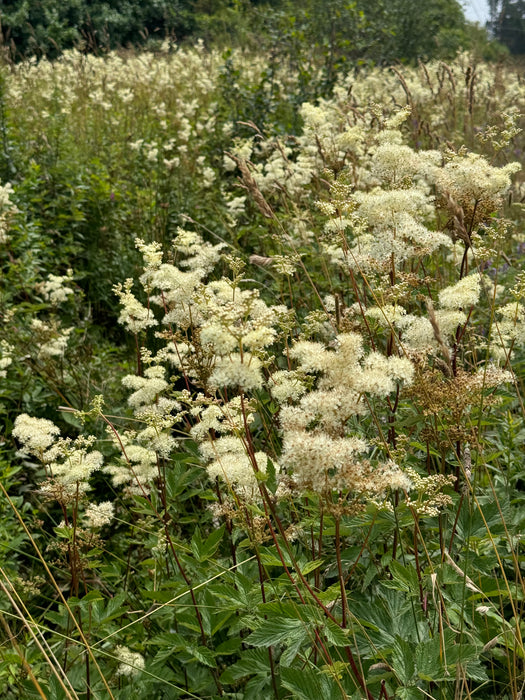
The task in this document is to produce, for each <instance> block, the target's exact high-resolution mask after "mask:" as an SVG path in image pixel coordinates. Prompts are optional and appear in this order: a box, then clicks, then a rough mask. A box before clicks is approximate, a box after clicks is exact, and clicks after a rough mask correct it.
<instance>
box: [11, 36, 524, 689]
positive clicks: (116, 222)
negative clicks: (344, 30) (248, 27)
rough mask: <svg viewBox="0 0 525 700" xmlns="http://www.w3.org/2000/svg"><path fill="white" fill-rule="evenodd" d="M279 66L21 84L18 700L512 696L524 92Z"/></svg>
mask: <svg viewBox="0 0 525 700" xmlns="http://www.w3.org/2000/svg"><path fill="white" fill-rule="evenodd" d="M266 67H267V63H266V59H265V57H264V56H242V55H241V53H239V54H236V53H232V54H230V55H228V56H226V57H224V56H221V55H220V54H218V53H207V52H206V51H204V49H203V48H202V47H200V46H198V47H197V48H195V49H194V50H187V51H178V52H175V53H169V52H165V53H160V54H157V55H152V54H151V55H150V54H142V55H138V56H135V55H128V56H121V55H116V54H111V55H110V56H109V57H108V58H106V59H100V58H86V57H83V56H80V55H77V54H73V53H72V54H67V55H65V56H64V57H63V58H62V59H61V60H60V61H58V62H56V63H47V62H45V61H43V62H41V63H38V64H36V63H30V64H21V65H20V66H18V67H16V68H15V69H13V72H12V73H9V72H7V73H6V74H5V88H4V91H3V93H2V95H3V98H2V99H3V103H2V104H3V115H4V116H3V122H2V123H3V125H4V127H3V128H4V136H5V140H4V144H5V148H4V151H3V153H4V159H5V170H6V172H10V173H11V175H10V176H9V184H8V178H7V177H6V179H5V182H4V183H3V184H2V189H1V190H0V206H1V209H0V241H1V243H0V245H1V253H0V255H1V264H2V269H3V271H4V272H5V275H4V278H3V280H4V281H3V282H2V283H1V285H2V286H1V291H0V294H1V296H0V313H1V314H2V319H3V321H4V324H3V327H2V331H1V336H0V343H1V344H0V352H1V355H0V371H1V373H2V382H3V383H2V389H1V390H0V391H1V393H0V399H1V402H2V404H1V410H2V414H3V415H4V416H5V423H6V426H7V429H6V432H5V436H4V444H3V447H2V449H3V453H2V459H1V462H0V468H1V469H2V480H1V481H0V490H1V492H2V499H1V501H0V503H1V506H0V507H1V513H2V525H1V528H2V534H3V537H2V542H3V547H2V549H1V550H0V558H1V560H2V563H1V566H0V589H1V591H0V600H1V605H0V625H1V627H2V630H3V632H2V634H3V642H4V643H3V645H2V646H0V655H1V656H0V658H1V660H2V663H1V664H0V689H1V693H2V694H3V697H6V698H30V697H48V698H122V699H124V698H137V699H138V698H147V697H155V698H178V697H180V698H220V697H224V698H232V699H233V698H239V699H240V698H243V699H246V700H249V699H250V698H256V697H268V698H283V699H284V698H300V699H306V700H314V699H315V700H317V699H318V698H351V699H352V700H354V699H355V700H357V699H361V698H362V699H367V700H389V699H393V698H401V699H404V700H416V699H418V698H423V697H431V698H436V700H437V699H443V700H445V699H447V700H448V699H449V698H450V699H452V698H454V699H456V698H470V697H480V698H481V697H483V698H501V699H507V698H508V699H510V698H519V697H521V693H522V687H523V685H524V683H525V675H524V667H523V659H524V644H523V625H522V622H521V614H522V607H521V606H522V604H523V597H524V587H523V578H522V552H521V531H522V529H523V525H524V523H523V512H522V511H523V509H522V503H523V497H522V490H523V467H522V462H523V435H524V424H523V419H524V411H523V393H522V368H523V361H524V345H525V277H524V275H523V272H522V269H521V268H522V263H523V255H524V249H523V234H522V231H521V225H522V215H521V210H522V204H521V200H522V198H523V191H522V190H523V185H522V182H521V179H520V177H521V175H520V163H519V160H520V158H521V153H522V148H523V137H522V134H521V126H520V124H521V119H522V117H521V114H520V112H521V110H522V109H523V102H524V101H525V93H524V91H523V85H522V82H521V80H520V77H519V75H518V74H515V73H514V72H513V69H512V68H511V67H510V66H509V67H504V66H490V65H486V64H483V63H476V62H474V61H473V60H472V59H471V57H469V56H466V55H463V56H460V57H458V59H457V60H456V61H454V62H452V63H450V64H444V63H429V64H421V65H420V66H419V67H418V68H417V69H416V68H413V69H412V68H404V69H403V70H400V69H398V68H395V69H392V70H387V69H370V70H368V71H361V72H360V73H358V74H352V75H348V76H345V77H342V78H340V79H338V81H337V82H336V84H335V87H334V90H333V93H332V94H331V95H330V96H325V97H323V98H321V97H320V98H319V99H317V100H312V101H310V102H307V101H304V102H301V103H300V104H298V103H297V100H295V101H294V91H295V90H296V88H297V86H298V83H297V82H296V79H297V75H296V74H290V73H289V72H287V71H286V70H283V71H282V72H279V71H277V72H275V73H272V75H271V81H270V80H269V77H268V75H269V74H268V73H267V72H266ZM233 103H235V109H236V110H237V111H236V112H235V117H234V118H232V117H231V109H232V105H233ZM43 111H45V114H43ZM117 326H118V328H117Z"/></svg>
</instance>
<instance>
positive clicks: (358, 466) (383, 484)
mask: <svg viewBox="0 0 525 700" xmlns="http://www.w3.org/2000/svg"><path fill="white" fill-rule="evenodd" d="M290 356H291V357H292V358H293V359H295V360H296V361H297V363H298V369H299V373H297V372H296V373H294V372H286V373H285V374H282V373H279V374H277V376H276V378H275V380H276V384H277V392H276V391H275V389H274V390H272V393H273V395H274V398H275V399H276V400H277V401H280V402H281V403H282V405H281V412H280V420H281V428H282V431H283V454H282V457H281V466H282V467H283V468H286V469H287V471H288V472H289V474H290V475H291V476H292V478H293V480H294V481H295V483H296V484H297V486H298V487H299V488H300V489H305V490H314V491H317V492H319V493H326V492H329V491H333V490H342V491H345V492H348V491H351V492H356V493H364V492H369V493H376V494H378V493H383V492H385V491H386V490H388V489H389V488H400V487H401V488H409V480H408V479H406V478H404V476H403V473H402V472H401V470H400V469H399V468H398V467H397V466H396V465H395V464H393V463H389V465H388V467H387V466H386V465H382V466H380V467H378V468H375V469H373V468H372V467H371V465H370V463H369V461H368V460H367V459H366V456H365V455H366V453H367V452H368V450H369V446H368V444H367V443H366V441H365V440H363V439H362V437H361V436H359V435H355V434H352V433H351V432H349V428H348V421H349V419H350V418H352V417H354V416H359V415H364V414H367V413H368V412H369V407H368V403H367V401H366V400H365V395H368V396H370V397H373V396H377V397H385V396H387V395H388V394H390V393H391V392H393V391H395V389H396V386H397V385H398V384H405V385H409V384H410V383H411V382H412V380H413V376H414V368H413V366H412V363H411V362H410V361H409V360H408V359H406V358H404V357H399V356H395V355H392V356H391V357H386V356H384V355H381V354H380V353H378V352H370V353H366V352H365V350H364V347H363V340H362V337H361V336H360V335H358V334H357V333H345V334H340V335H338V336H337V338H336V341H335V347H334V348H333V349H332V348H327V347H325V346H323V345H322V344H321V343H316V342H310V341H299V342H297V343H296V344H295V345H294V346H293V347H292V348H291V350H290ZM307 374H313V375H315V376H316V377H317V382H316V386H315V387H314V388H313V389H312V390H310V391H307V390H306V388H305V385H304V380H302V377H304V375H307ZM281 386H284V387H285V390H284V391H280V387H281ZM290 400H295V401H296V403H294V404H291V403H290ZM379 475H381V477H380V478H379Z"/></svg>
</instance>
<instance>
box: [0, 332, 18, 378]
mask: <svg viewBox="0 0 525 700" xmlns="http://www.w3.org/2000/svg"><path fill="white" fill-rule="evenodd" d="M14 351H15V347H14V345H11V343H8V342H7V340H0V378H4V377H6V376H7V371H6V370H7V368H8V367H9V366H10V365H11V364H12V363H13V354H14Z"/></svg>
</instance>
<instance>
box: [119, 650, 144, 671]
mask: <svg viewBox="0 0 525 700" xmlns="http://www.w3.org/2000/svg"><path fill="white" fill-rule="evenodd" d="M115 658H116V660H117V661H118V662H119V665H118V666H117V670H116V674H117V676H128V677H130V678H133V677H134V676H138V674H139V673H140V672H141V671H143V670H144V668H145V667H146V662H145V660H144V657H143V656H142V654H139V653H138V652H136V651H130V649H128V647H125V646H122V645H119V646H117V647H115Z"/></svg>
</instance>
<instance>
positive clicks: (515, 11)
mask: <svg viewBox="0 0 525 700" xmlns="http://www.w3.org/2000/svg"><path fill="white" fill-rule="evenodd" d="M489 7H490V26H491V30H492V33H493V35H494V37H495V38H496V39H497V40H498V41H500V42H501V43H502V44H504V45H505V46H507V47H508V48H509V50H510V52H511V53H512V54H515V55H523V54H525V2H524V0H489Z"/></svg>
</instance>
